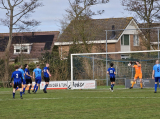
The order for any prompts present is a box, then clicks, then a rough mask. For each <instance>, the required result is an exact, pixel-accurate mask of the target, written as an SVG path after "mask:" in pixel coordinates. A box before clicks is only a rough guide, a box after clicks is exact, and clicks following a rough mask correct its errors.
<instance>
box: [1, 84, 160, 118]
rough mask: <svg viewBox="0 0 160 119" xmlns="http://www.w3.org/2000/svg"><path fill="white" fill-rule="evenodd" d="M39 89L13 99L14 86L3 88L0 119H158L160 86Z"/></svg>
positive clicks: (159, 115)
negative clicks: (111, 89)
mask: <svg viewBox="0 0 160 119" xmlns="http://www.w3.org/2000/svg"><path fill="white" fill-rule="evenodd" d="M108 89H109V87H107V88H106V87H105V86H104V87H98V88H97V89H95V90H48V93H47V94H44V93H43V91H40V90H38V92H37V94H28V93H27V92H26V94H25V95H23V99H20V95H19V91H17V92H16V95H15V99H12V89H11V88H9V89H3V88H0V119H27V118H28V119H30V118H39V119H110V118H111V119H159V118H160V112H159V111H160V104H159V102H160V89H158V93H153V92H154V89H153V88H150V89H124V88H123V86H115V88H114V92H110V91H109V90H108Z"/></svg>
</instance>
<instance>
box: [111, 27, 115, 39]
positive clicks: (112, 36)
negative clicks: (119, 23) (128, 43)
mask: <svg viewBox="0 0 160 119" xmlns="http://www.w3.org/2000/svg"><path fill="white" fill-rule="evenodd" d="M112 30H115V26H114V25H112ZM115 37H116V32H115V31H112V35H111V37H110V39H114V38H115Z"/></svg>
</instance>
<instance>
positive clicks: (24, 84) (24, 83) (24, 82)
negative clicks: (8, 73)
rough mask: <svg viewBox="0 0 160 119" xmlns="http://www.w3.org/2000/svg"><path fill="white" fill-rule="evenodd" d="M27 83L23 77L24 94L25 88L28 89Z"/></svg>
mask: <svg viewBox="0 0 160 119" xmlns="http://www.w3.org/2000/svg"><path fill="white" fill-rule="evenodd" d="M26 87H27V85H26V80H25V79H23V94H25V89H26Z"/></svg>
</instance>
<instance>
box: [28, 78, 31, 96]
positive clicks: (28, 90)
mask: <svg viewBox="0 0 160 119" xmlns="http://www.w3.org/2000/svg"><path fill="white" fill-rule="evenodd" d="M29 84H30V86H29V90H28V93H29V94H30V90H31V88H32V79H30V80H29Z"/></svg>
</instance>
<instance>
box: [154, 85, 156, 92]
mask: <svg viewBox="0 0 160 119" xmlns="http://www.w3.org/2000/svg"><path fill="white" fill-rule="evenodd" d="M154 89H155V92H157V84H154Z"/></svg>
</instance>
